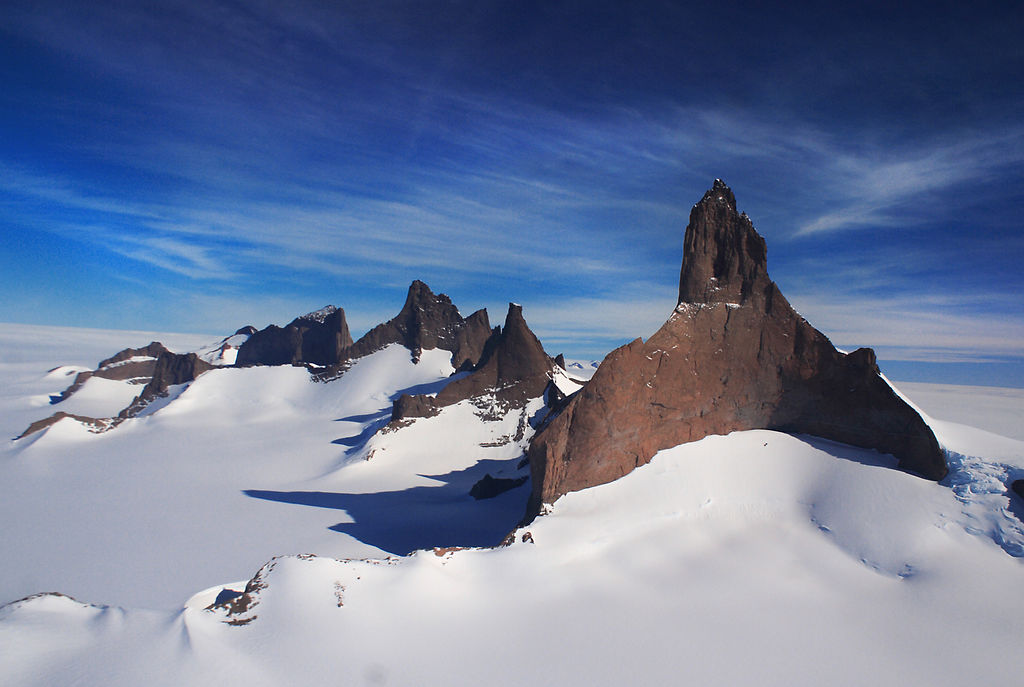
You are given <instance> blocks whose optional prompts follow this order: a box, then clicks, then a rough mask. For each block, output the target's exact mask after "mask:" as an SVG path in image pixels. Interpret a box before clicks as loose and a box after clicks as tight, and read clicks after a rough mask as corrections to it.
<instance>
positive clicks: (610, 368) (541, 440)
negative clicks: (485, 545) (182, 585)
mask: <svg viewBox="0 0 1024 687" xmlns="http://www.w3.org/2000/svg"><path fill="white" fill-rule="evenodd" d="M683 245H684V256H683V265H682V269H681V274H680V288H679V297H680V301H679V303H678V304H677V306H676V308H675V310H674V312H673V313H672V315H671V316H670V317H669V319H668V321H667V322H665V324H664V325H663V326H662V327H661V329H659V330H658V331H657V332H656V333H655V334H654V335H653V336H652V337H651V338H650V339H649V340H648V341H647V342H646V343H644V342H643V341H642V340H640V339H637V340H635V341H633V342H631V343H629V344H627V345H625V346H622V347H621V348H618V349H616V350H615V351H612V352H611V353H610V354H609V355H608V357H607V358H606V359H605V360H604V362H602V363H601V366H600V367H599V368H598V370H597V373H596V374H595V375H594V377H593V379H592V380H591V381H590V383H589V384H588V385H587V386H586V387H585V388H584V389H583V390H581V391H580V392H579V393H578V394H576V395H575V396H574V397H573V398H572V400H571V401H570V402H569V404H568V406H567V407H566V408H565V410H564V411H563V412H562V413H561V414H560V415H559V416H558V417H556V418H554V419H553V420H552V421H551V422H550V423H549V424H548V426H547V427H546V428H545V429H544V430H543V431H542V432H541V433H540V434H538V435H537V436H536V437H535V438H534V440H533V442H532V444H531V446H530V450H529V459H530V468H531V473H532V477H533V482H532V485H533V491H532V494H531V497H530V504H529V507H528V511H527V520H529V519H532V517H533V516H534V515H536V513H537V512H539V510H540V508H541V505H542V504H543V503H552V502H554V501H555V499H557V498H558V497H559V496H561V495H563V494H566V493H568V492H571V491H577V490H579V489H584V488H586V487H590V486H595V485H598V484H603V483H606V482H610V481H612V480H615V479H618V478H619V477H621V476H623V475H625V474H627V473H628V472H630V471H632V470H633V469H635V468H636V467H638V466H640V465H643V464H645V463H647V462H648V461H650V459H651V458H652V457H653V456H654V454H655V453H657V452H658V451H660V450H662V449H665V448H670V447H672V446H676V445H678V444H682V443H686V442H690V441H696V440H698V439H701V438H703V437H705V436H708V435H711V434H728V433H729V432H733V431H737V430H747V429H776V430H780V431H785V432H792V433H805V434H813V435H815V436H819V437H823V438H826V439H831V440H834V441H839V442H843V443H847V444H851V445H854V446H860V447H864V448H872V449H876V450H878V451H880V452H882V453H890V454H892V455H893V456H895V457H896V458H897V460H898V461H899V467H900V468H902V469H904V470H907V471H910V472H914V473H917V474H919V475H921V476H923V477H926V478H928V479H934V480H939V479H942V478H943V477H944V476H945V474H946V471H947V468H946V464H945V458H944V455H943V453H942V450H941V449H940V448H939V445H938V442H937V441H936V439H935V436H934V434H933V433H932V431H931V429H930V428H929V427H928V426H927V424H925V422H924V420H923V419H922V418H921V416H920V415H919V414H918V413H917V412H916V411H915V410H914V409H913V408H911V407H910V406H909V405H907V404H906V403H905V402H904V401H903V400H902V399H901V398H900V397H899V396H898V395H897V394H896V393H895V392H894V391H893V390H892V388H891V387H890V386H889V385H888V384H887V383H886V381H885V380H884V379H882V377H881V375H880V374H879V370H878V366H877V364H876V361H875V355H874V353H873V352H872V351H871V350H870V349H858V350H857V351H854V352H853V353H850V354H848V355H847V354H843V353H840V352H839V351H837V350H836V349H835V347H834V346H832V344H831V343H830V342H829V340H828V339H827V338H826V337H825V335H823V334H822V333H821V332H819V331H818V330H816V329H815V328H814V327H812V326H811V325H810V324H808V323H807V322H806V321H805V320H804V319H803V318H802V317H800V315H798V314H797V313H796V311H794V310H793V308H792V307H791V306H790V305H789V303H788V302H787V301H786V299H785V297H784V296H783V295H782V293H781V292H780V291H779V289H778V287H777V286H776V285H775V284H774V282H772V281H771V280H770V279H769V278H768V272H767V266H766V265H767V260H766V251H765V244H764V240H763V239H762V238H761V237H760V236H759V235H758V234H757V232H756V231H755V230H754V227H753V225H752V224H751V223H750V220H749V219H748V218H747V217H746V215H741V214H738V213H737V212H736V203H735V199H734V197H733V194H732V191H730V190H729V188H728V187H727V186H725V184H723V183H722V182H721V181H718V180H716V182H715V185H714V187H712V189H711V190H709V191H708V192H707V193H706V194H705V195H704V198H703V199H702V200H701V201H700V202H699V203H697V204H696V205H695V206H694V207H693V211H692V212H691V213H690V222H689V225H688V226H687V228H686V235H685V238H684V244H683Z"/></svg>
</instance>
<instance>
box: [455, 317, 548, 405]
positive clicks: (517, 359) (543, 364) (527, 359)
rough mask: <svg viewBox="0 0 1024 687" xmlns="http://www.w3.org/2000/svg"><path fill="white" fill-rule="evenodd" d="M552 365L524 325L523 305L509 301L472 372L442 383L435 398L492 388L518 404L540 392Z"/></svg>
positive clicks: (464, 395)
mask: <svg viewBox="0 0 1024 687" xmlns="http://www.w3.org/2000/svg"><path fill="white" fill-rule="evenodd" d="M553 364H554V362H553V361H552V359H551V358H549V357H548V355H547V353H545V352H544V347H543V346H542V345H541V343H540V340H539V339H537V337H536V335H535V334H534V333H533V331H531V330H530V327H529V325H527V324H526V320H525V319H524V318H523V306H521V305H518V304H516V303H509V304H508V313H507V314H506V316H505V326H504V327H502V328H501V329H500V330H498V331H497V332H496V333H495V334H493V335H492V336H491V338H490V339H489V340H488V342H487V346H486V347H485V349H484V352H483V356H482V357H481V358H480V363H479V364H478V366H477V369H476V371H475V372H473V374H471V375H470V376H468V377H464V378H463V379H459V380H456V381H454V382H452V383H451V384H449V385H448V386H446V387H445V388H444V389H442V390H441V392H440V393H439V394H438V395H437V400H438V403H439V404H441V405H449V404H450V403H456V402H458V401H460V400H462V399H464V398H470V397H472V396H477V395H480V394H481V393H484V392H486V391H488V390H493V391H494V392H495V394H496V396H497V397H498V398H499V399H500V400H502V401H504V402H506V403H508V404H510V405H513V406H521V405H522V404H523V403H525V401H526V399H529V398H535V397H537V396H540V395H541V394H542V393H544V387H545V386H547V383H548V380H549V379H550V372H551V369H552V366H553Z"/></svg>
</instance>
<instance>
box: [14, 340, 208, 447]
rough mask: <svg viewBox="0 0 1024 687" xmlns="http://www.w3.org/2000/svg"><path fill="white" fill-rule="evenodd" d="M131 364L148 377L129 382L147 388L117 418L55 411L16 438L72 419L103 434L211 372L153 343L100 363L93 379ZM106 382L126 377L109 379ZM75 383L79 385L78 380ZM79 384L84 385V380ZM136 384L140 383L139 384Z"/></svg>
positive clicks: (193, 358) (205, 365)
mask: <svg viewBox="0 0 1024 687" xmlns="http://www.w3.org/2000/svg"><path fill="white" fill-rule="evenodd" d="M152 354H156V355H157V357H156V358H155V359H152V360H149V359H148V358H149V357H150V356H151V355H152ZM132 365H135V366H143V365H144V366H145V367H137V368H136V371H138V370H143V369H144V370H146V371H148V377H144V378H139V377H135V376H132V377H130V379H132V380H136V379H140V380H141V379H145V382H144V383H145V384H146V386H144V387H143V388H142V391H141V392H139V395H138V396H136V397H135V398H134V399H133V400H132V402H131V403H130V404H129V405H128V407H126V408H124V409H123V410H121V412H120V413H118V414H117V416H116V417H101V418H97V417H88V416H85V415H75V414H72V413H66V412H64V411H58V412H56V413H54V414H53V415H51V416H50V417H47V418H44V419H42V420H37V421H36V422H33V423H32V424H31V425H29V426H28V428H27V429H26V430H25V431H24V432H22V433H21V434H20V435H19V436H18V437H16V439H23V438H24V437H27V436H30V435H32V434H35V433H36V432H39V431H42V430H44V429H47V428H48V427H51V426H52V425H54V424H56V423H57V422H60V421H61V420H63V419H64V418H71V419H73V420H76V421H78V422H80V423H82V424H83V425H84V426H85V427H86V428H87V429H88V430H89V431H90V432H95V433H99V432H105V431H107V430H110V429H113V428H115V427H117V426H118V425H119V424H121V423H122V422H124V421H125V420H127V419H128V418H132V417H135V416H137V415H138V414H139V413H141V412H142V411H143V410H144V409H145V408H146V406H148V405H149V404H150V403H151V402H153V401H154V400H156V399H157V398H160V397H163V396H166V395H167V393H168V390H169V389H170V387H172V386H174V385H176V384H187V383H188V382H192V381H195V379H196V377H198V376H199V375H201V374H202V373H204V372H206V371H207V370H211V369H213V367H214V366H213V365H211V364H210V363H208V362H206V361H205V360H203V359H202V358H200V357H199V356H198V355H196V354H195V353H171V352H170V351H168V350H167V349H166V348H165V347H164V346H163V344H161V343H159V342H153V343H151V344H149V345H148V346H146V347H144V348H126V349H125V350H123V351H121V352H120V353H118V354H117V355H115V356H113V357H112V358H108V359H107V360H104V361H102V362H101V363H100V367H99V369H98V370H97V371H96V372H95V373H93V376H105V375H101V373H102V372H103V371H104V370H108V369H115V370H116V369H120V368H121V367H128V366H132ZM82 374H86V373H82ZM79 376H81V375H79ZM108 379H128V378H127V377H108ZM76 383H78V381H77V380H76ZM82 383H84V380H83V382H82ZM138 383H143V382H141V381H140V382H138ZM79 386H81V384H79ZM72 388H74V385H72ZM64 394H66V395H70V393H69V392H68V391H65V392H64Z"/></svg>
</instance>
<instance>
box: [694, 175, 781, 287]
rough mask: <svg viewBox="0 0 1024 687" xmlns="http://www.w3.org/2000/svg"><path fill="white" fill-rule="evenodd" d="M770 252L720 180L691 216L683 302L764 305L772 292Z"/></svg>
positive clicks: (706, 194) (717, 180)
mask: <svg viewBox="0 0 1024 687" xmlns="http://www.w3.org/2000/svg"><path fill="white" fill-rule="evenodd" d="M771 286H772V284H771V280H770V279H769V278H768V251H767V249H766V247H765V242H764V239H763V238H761V236H760V235H759V234H758V233H757V231H755V229H754V225H753V224H752V223H751V221H750V218H748V217H747V215H746V214H745V213H744V214H740V213H738V212H737V211H736V197H735V196H734V195H733V193H732V189H730V188H729V187H728V186H726V185H725V183H723V182H722V180H721V179H715V183H714V185H713V186H712V187H711V188H710V189H709V190H708V191H707V192H706V193H705V194H704V197H703V198H702V199H701V200H700V202H699V203H697V204H696V205H694V206H693V209H692V210H691V211H690V222H689V224H688V225H687V227H686V233H685V235H684V237H683V264H682V268H681V269H680V273H679V301H678V302H679V303H746V302H747V301H749V300H756V301H763V300H764V299H765V298H766V297H767V294H768V293H769V291H770V289H771Z"/></svg>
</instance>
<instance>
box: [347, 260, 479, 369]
mask: <svg viewBox="0 0 1024 687" xmlns="http://www.w3.org/2000/svg"><path fill="white" fill-rule="evenodd" d="M490 333H491V327H490V323H489V322H488V320H487V311H486V310H478V311H477V312H475V313H473V314H472V315H470V316H469V317H467V318H463V317H462V315H461V314H459V309H458V308H456V307H455V306H454V305H453V304H452V301H451V299H450V298H449V297H448V296H446V295H445V294H443V293H439V294H435V293H434V292H433V291H431V289H430V287H429V286H427V285H426V284H425V283H423V282H422V281H420V280H418V279H417V280H415V281H413V282H412V284H410V285H409V291H408V293H407V294H406V297H405V304H404V305H403V306H402V309H401V311H399V313H398V314H397V315H395V317H393V318H391V319H390V320H388V321H387V322H384V323H382V324H379V325H377V326H376V327H374V328H373V329H371V330H370V331H368V332H366V334H364V335H363V337H362V338H360V339H359V341H357V342H355V344H354V345H353V346H352V347H351V349H350V350H349V351H348V357H349V358H360V357H362V356H364V355H369V354H370V353H373V352H374V351H378V350H380V349H382V348H384V347H385V346H388V345H390V344H393V343H400V344H402V345H403V346H405V347H406V348H408V349H409V350H410V351H411V352H412V358H413V360H415V361H419V359H420V355H421V354H422V352H423V351H424V350H430V349H435V348H440V349H443V350H446V351H451V352H452V365H453V366H454V367H455V368H456V369H460V368H463V369H465V368H467V367H472V366H473V365H475V364H476V362H477V361H478V360H479V359H480V354H481V352H482V351H483V347H484V343H485V342H486V341H487V338H488V337H489V336H490Z"/></svg>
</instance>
